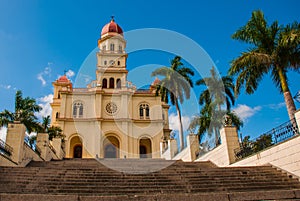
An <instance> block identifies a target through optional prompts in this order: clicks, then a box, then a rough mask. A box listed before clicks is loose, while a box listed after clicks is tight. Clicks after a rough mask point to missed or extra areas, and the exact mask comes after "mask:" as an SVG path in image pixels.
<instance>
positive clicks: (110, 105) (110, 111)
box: [105, 102, 118, 114]
mask: <svg viewBox="0 0 300 201" xmlns="http://www.w3.org/2000/svg"><path fill="white" fill-rule="evenodd" d="M105 109H106V112H107V113H108V114H115V113H116V112H117V110H118V107H117V105H116V104H115V103H114V102H109V103H107V105H106V107H105Z"/></svg>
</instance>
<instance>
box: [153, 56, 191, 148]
mask: <svg viewBox="0 0 300 201" xmlns="http://www.w3.org/2000/svg"><path fill="white" fill-rule="evenodd" d="M157 75H158V76H163V79H162V80H161V81H160V83H159V84H158V85H157V89H156V93H157V94H160V96H161V100H162V101H164V102H166V103H168V102H169V99H170V100H171V104H172V105H175V107H176V111H177V115H178V118H179V125H180V126H179V144H180V145H179V146H180V148H179V149H180V151H181V150H183V146H184V143H183V127H182V119H181V110H180V106H179V103H180V104H182V103H183V101H184V99H189V98H190V88H191V87H193V82H192V80H191V76H193V75H194V72H193V71H192V70H191V69H190V68H188V67H184V66H183V63H182V62H181V57H180V56H175V58H174V59H173V60H172V61H171V66H170V67H165V66H164V67H160V68H158V69H156V70H155V71H153V72H152V76H157Z"/></svg>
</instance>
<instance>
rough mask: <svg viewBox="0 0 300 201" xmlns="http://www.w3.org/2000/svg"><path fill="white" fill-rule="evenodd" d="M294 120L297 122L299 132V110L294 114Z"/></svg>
mask: <svg viewBox="0 0 300 201" xmlns="http://www.w3.org/2000/svg"><path fill="white" fill-rule="evenodd" d="M295 119H296V122H297V125H298V129H299V130H300V110H297V111H296V112H295Z"/></svg>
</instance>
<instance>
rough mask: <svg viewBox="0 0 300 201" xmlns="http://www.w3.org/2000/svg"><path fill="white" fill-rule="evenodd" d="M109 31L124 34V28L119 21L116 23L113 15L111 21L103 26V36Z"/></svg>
mask: <svg viewBox="0 0 300 201" xmlns="http://www.w3.org/2000/svg"><path fill="white" fill-rule="evenodd" d="M107 33H118V34H121V35H122V36H123V30H122V28H121V27H120V26H119V25H118V24H117V23H115V20H114V18H113V17H112V19H111V21H110V22H109V23H107V24H106V25H105V26H104V27H103V28H102V31H101V36H103V35H105V34H107Z"/></svg>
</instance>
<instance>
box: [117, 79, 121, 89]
mask: <svg viewBox="0 0 300 201" xmlns="http://www.w3.org/2000/svg"><path fill="white" fill-rule="evenodd" d="M117 88H118V89H121V79H117Z"/></svg>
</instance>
